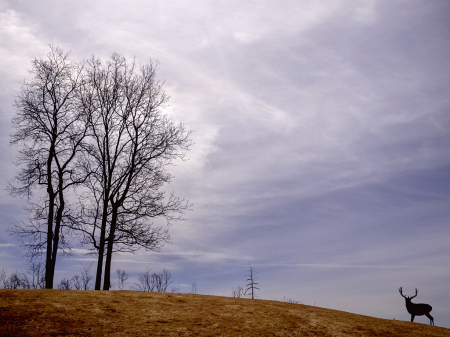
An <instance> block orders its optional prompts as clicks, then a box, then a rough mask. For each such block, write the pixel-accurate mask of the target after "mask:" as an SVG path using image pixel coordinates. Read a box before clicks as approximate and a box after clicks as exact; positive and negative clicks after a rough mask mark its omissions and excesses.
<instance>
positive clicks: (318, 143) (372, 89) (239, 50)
mask: <svg viewBox="0 0 450 337" xmlns="http://www.w3.org/2000/svg"><path fill="white" fill-rule="evenodd" d="M449 16H450V2H449V1H446V0H435V1H428V0H423V1H419V0H408V1H402V0H394V1H392V0H366V1H364V0H360V1H358V0H355V1H346V0H326V1H319V0H295V1H294V0H277V1H275V0H258V1H234V0H227V1H224V0H216V1H207V0H190V1H183V0H165V1H162V0H146V1H143V0H141V1H139V0H128V1H126V2H125V1H118V0H117V1H90V0H78V1H57V0H42V1H31V0H15V1H7V0H0V42H1V43H0V163H1V164H0V185H1V186H2V188H1V189H0V215H1V216H0V269H1V268H5V269H6V270H8V272H9V273H10V272H14V271H16V270H17V271H19V272H25V271H26V269H27V264H28V260H27V258H26V257H24V254H25V252H26V251H25V249H24V248H23V247H21V246H20V242H19V241H17V239H16V238H15V237H13V236H11V235H9V233H8V232H7V231H6V229H7V228H8V227H10V226H11V225H12V223H14V222H19V221H23V220H24V218H25V213H24V210H23V207H24V206H25V205H26V200H24V199H20V198H14V199H13V198H12V197H11V196H10V195H8V193H7V191H6V190H5V187H6V186H7V184H8V182H10V181H11V179H12V178H13V177H14V174H15V172H16V171H17V167H16V166H15V164H14V161H15V156H16V154H17V148H16V147H13V146H10V145H9V135H10V134H11V133H12V132H13V129H12V127H11V118H12V117H13V116H14V114H15V109H14V107H13V103H14V99H15V96H16V95H17V94H18V93H19V92H20V88H21V84H22V83H23V81H24V80H29V79H30V74H29V72H28V70H30V68H31V61H32V60H33V58H44V57H46V55H47V53H48V52H49V50H50V48H49V44H53V45H57V46H59V47H60V48H62V49H63V50H64V51H70V52H71V57H72V58H73V59H74V60H77V61H82V60H86V59H88V58H90V57H91V56H92V55H95V56H98V57H101V58H103V59H104V60H106V59H108V58H109V57H110V56H111V55H112V53H114V52H117V53H119V54H121V55H123V56H125V57H127V58H129V59H131V58H133V57H135V58H136V60H137V61H138V62H140V63H146V62H148V61H149V60H153V61H156V60H157V61H158V62H159V69H158V72H157V77H158V78H159V79H161V80H163V81H165V84H164V89H165V91H166V93H167V94H168V95H169V96H170V97H171V98H170V106H169V107H168V108H167V109H166V110H165V113H167V114H168V115H169V116H170V117H171V118H173V119H175V120H177V121H179V122H182V123H184V124H185V125H186V128H187V129H189V130H193V131H194V133H193V137H192V139H193V141H194V143H195V144H194V145H193V147H192V149H191V151H189V153H188V157H189V160H188V161H186V162H177V163H176V166H173V167H171V168H170V172H172V173H173V175H174V176H175V178H174V179H173V182H172V183H171V184H170V185H168V186H166V187H165V189H166V191H167V192H171V191H174V192H175V193H176V195H178V196H181V197H184V198H186V199H188V200H189V201H190V202H191V203H192V204H193V207H192V210H190V211H188V212H187V213H186V215H185V218H186V220H185V221H182V222H178V223H175V224H174V225H173V226H171V227H170V234H171V237H172V239H171V243H170V244H167V245H165V246H164V247H163V249H162V250H161V251H160V252H146V251H143V250H142V251H139V252H138V253H136V254H135V255H133V254H121V255H116V256H114V258H113V266H112V269H113V270H115V269H116V268H122V269H125V270H126V271H127V272H128V273H129V274H130V280H129V285H128V288H132V287H133V282H137V281H136V280H137V276H138V274H139V273H140V272H144V271H145V270H147V269H151V270H152V271H160V270H162V269H163V268H164V269H167V270H168V271H170V272H171V273H172V279H173V282H174V283H173V284H174V285H175V286H176V287H178V291H180V292H185V293H188V292H191V290H192V283H194V282H195V283H196V290H197V293H199V294H208V295H213V294H214V295H221V296H230V295H231V288H232V287H237V286H245V284H246V279H247V275H248V269H249V264H251V266H252V267H253V270H254V272H255V273H256V274H255V276H256V282H258V283H259V284H258V287H259V288H260V290H258V291H257V292H256V295H257V296H258V298H260V299H268V300H279V301H283V300H287V299H291V300H294V301H298V302H301V303H303V304H308V305H316V306H320V307H326V308H331V309H337V310H343V311H348V312H353V313H358V314H364V315H369V316H375V317H380V318H386V319H397V320H410V315H409V314H408V313H407V311H406V308H405V303H404V299H403V298H402V297H401V296H400V294H399V293H398V288H399V287H403V292H404V294H406V295H410V296H411V295H413V294H414V289H415V288H417V289H418V290H419V294H418V296H417V298H415V299H414V300H413V302H414V301H415V302H419V303H420V302H422V303H428V304H431V305H432V306H433V311H432V312H431V314H432V315H433V316H434V319H435V324H436V325H438V326H444V327H448V328H450V297H449V296H450V295H449V294H450V269H449V265H450V226H449V224H450V223H449V222H450V171H449V169H450V132H449V131H450V111H449V110H450V95H449V94H448V93H449V90H450V58H449V56H448V55H450V20H448V18H449ZM73 242H74V253H73V254H72V255H71V256H63V255H59V258H58V261H57V266H56V276H55V277H56V280H57V282H58V281H59V280H60V279H61V278H63V277H66V278H68V277H72V276H73V275H74V274H75V273H77V271H78V270H80V269H81V268H82V266H85V265H87V264H88V263H90V261H95V256H89V255H86V254H85V252H86V247H82V246H79V245H77V240H76V239H74V241H73ZM112 281H113V282H114V281H115V275H113V278H112ZM57 282H56V283H57ZM415 320H416V321H418V322H420V323H428V319H427V318H426V317H424V316H423V317H416V319H415Z"/></svg>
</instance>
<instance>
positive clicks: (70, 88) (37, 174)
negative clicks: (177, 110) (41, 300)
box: [10, 47, 191, 290]
mask: <svg viewBox="0 0 450 337" xmlns="http://www.w3.org/2000/svg"><path fill="white" fill-rule="evenodd" d="M156 68H157V67H156V65H155V64H153V63H152V62H151V61H150V62H148V63H147V64H144V65H141V66H137V65H136V63H135V61H134V60H133V61H131V62H129V61H127V60H126V59H125V58H124V57H122V56H120V55H118V54H113V56H112V57H111V59H110V60H109V61H108V62H106V63H105V64H102V62H101V60H100V59H98V58H95V57H92V58H91V59H90V60H89V61H87V62H85V63H83V65H81V64H79V63H76V62H72V61H70V60H69V58H68V54H64V53H63V52H62V51H61V50H60V49H58V48H55V47H51V52H50V53H49V55H48V58H47V59H45V60H43V59H35V60H34V61H33V67H32V71H31V72H32V74H33V75H34V78H33V80H32V81H30V82H27V83H25V84H24V86H23V88H22V91H21V93H20V95H19V96H18V98H17V100H16V108H17V114H16V116H15V117H14V119H13V124H14V127H15V133H14V134H13V135H12V138H11V143H12V144H17V145H19V146H20V150H19V156H18V163H19V164H20V165H21V170H20V172H19V173H18V174H17V176H16V183H17V182H18V184H17V185H13V184H11V185H10V192H11V194H13V195H26V196H28V198H29V201H30V203H29V204H30V207H29V208H30V213H29V214H30V216H29V218H28V219H27V221H26V222H23V223H20V224H16V225H15V227H14V228H12V232H13V233H15V234H16V235H17V236H18V237H19V238H20V239H21V240H22V243H23V244H24V245H25V246H27V247H28V253H29V255H30V256H31V258H34V257H36V256H38V255H40V254H43V253H44V252H45V253H46V266H45V267H46V268H45V271H46V287H47V288H53V278H54V271H55V263H56V256H57V252H58V251H61V250H62V251H63V252H65V251H66V250H67V249H70V247H69V245H68V240H66V235H67V234H69V233H71V232H73V231H76V232H77V233H82V243H83V244H85V245H88V246H89V249H90V250H91V252H92V253H94V254H98V261H97V272H96V279H95V289H98V290H99V289H100V287H101V279H102V274H103V275H104V282H103V289H104V290H108V289H109V288H110V286H111V261H112V256H113V253H116V252H132V253H133V252H135V251H136V250H137V249H139V248H145V249H147V250H155V251H157V250H159V249H160V248H161V247H162V246H163V244H164V243H166V242H168V241H169V239H170V237H169V233H168V230H167V228H165V227H163V226H159V227H158V226H155V225H154V219H155V218H163V219H165V221H166V225H170V224H171V223H173V222H174V221H177V220H180V219H181V218H182V215H183V213H184V211H185V210H186V209H188V208H189V207H190V205H189V203H188V202H187V201H185V200H184V199H182V198H179V197H176V196H175V195H174V194H173V193H172V194H170V195H166V193H165V191H164V190H163V187H164V186H165V185H166V184H168V183H170V182H171V179H172V175H171V174H170V173H169V172H168V171H167V167H168V165H171V164H172V162H173V160H175V159H181V160H184V159H185V153H186V151H187V150H189V148H190V146H191V140H190V136H191V131H187V130H186V129H185V126H184V125H183V124H181V123H176V122H175V121H173V120H172V119H170V118H168V117H167V116H166V115H165V114H163V113H162V110H163V109H164V108H165V107H166V106H167V102H168V97H167V95H166V94H165V93H164V91H163V90H162V85H163V84H162V83H161V82H159V81H158V80H157V79H156ZM39 188H40V190H41V193H40V194H39V195H38V201H37V202H36V201H34V200H33V202H31V199H30V198H31V197H32V192H33V191H35V190H39ZM72 192H74V193H73V194H72ZM68 195H69V196H68ZM75 195H76V196H77V197H78V198H75ZM76 199H78V200H79V201H78V202H75V201H74V200H76ZM69 201H70V202H69ZM66 281H67V280H66ZM75 281H77V282H78V281H80V280H75ZM77 284H78V283H77Z"/></svg>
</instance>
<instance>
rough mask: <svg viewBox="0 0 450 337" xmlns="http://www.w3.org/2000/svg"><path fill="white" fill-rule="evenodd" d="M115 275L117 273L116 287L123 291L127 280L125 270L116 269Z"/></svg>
mask: <svg viewBox="0 0 450 337" xmlns="http://www.w3.org/2000/svg"><path fill="white" fill-rule="evenodd" d="M116 273H117V279H118V281H117V286H118V287H119V289H120V290H123V289H125V284H126V283H127V282H126V281H127V280H128V274H127V272H126V271H125V270H123V269H116Z"/></svg>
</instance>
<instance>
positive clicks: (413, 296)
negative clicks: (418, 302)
mask: <svg viewBox="0 0 450 337" xmlns="http://www.w3.org/2000/svg"><path fill="white" fill-rule="evenodd" d="M417 293H418V291H417V288H416V294H415V295H414V296H412V297H411V298H410V299H413V298H414V297H416V296H417Z"/></svg>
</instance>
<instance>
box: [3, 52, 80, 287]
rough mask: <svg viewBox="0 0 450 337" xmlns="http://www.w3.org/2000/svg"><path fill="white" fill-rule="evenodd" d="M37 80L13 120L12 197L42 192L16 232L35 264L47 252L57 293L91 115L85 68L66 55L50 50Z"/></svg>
mask: <svg viewBox="0 0 450 337" xmlns="http://www.w3.org/2000/svg"><path fill="white" fill-rule="evenodd" d="M31 73H32V75H33V79H32V80H31V81H30V82H25V83H24V84H23V87H22V90H21V92H20V94H19V95H18V97H17V99H16V101H15V106H16V110H17V113H16V115H15V117H14V118H13V126H14V128H15V132H14V133H13V134H12V136H11V143H12V144H17V145H19V146H20V150H19V155H18V161H17V163H18V164H19V165H20V166H21V169H20V171H19V173H18V174H17V175H16V178H15V182H16V185H13V184H11V185H10V188H9V190H10V192H11V194H12V195H25V196H28V197H29V198H30V197H31V196H32V194H33V191H34V190H36V189H40V190H41V191H43V192H44V193H41V194H40V195H39V198H38V201H37V202H34V203H30V208H29V211H30V217H29V219H28V221H27V222H26V223H21V224H16V225H15V227H13V228H12V231H13V233H15V234H16V235H17V236H18V237H19V238H20V239H22V242H24V244H25V245H26V246H27V247H28V254H29V256H30V257H31V258H32V259H33V258H34V257H36V256H39V255H41V254H43V253H44V252H45V253H46V265H45V271H46V276H45V282H46V288H53V278H54V272H55V263H56V256H57V252H58V250H59V249H60V248H67V242H66V241H65V239H64V232H63V227H64V217H65V213H66V211H67V209H68V207H67V205H66V203H67V196H66V192H67V191H68V190H69V189H70V188H71V187H74V186H76V185H78V184H79V183H81V182H82V181H83V180H84V179H85V175H84V170H82V169H81V165H80V162H79V161H78V160H77V154H78V152H79V151H80V150H81V149H82V147H83V141H84V139H85V137H86V134H87V121H88V119H87V115H86V114H85V113H84V112H83V111H82V110H81V109H80V100H79V93H80V87H81V85H82V82H83V81H82V67H81V66H80V65H78V64H77V63H75V62H72V61H70V60H69V56H68V54H64V53H63V51H62V50H60V49H58V48H56V47H51V51H50V53H49V54H48V57H47V59H35V60H34V61H33V62H32V70H31Z"/></svg>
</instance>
